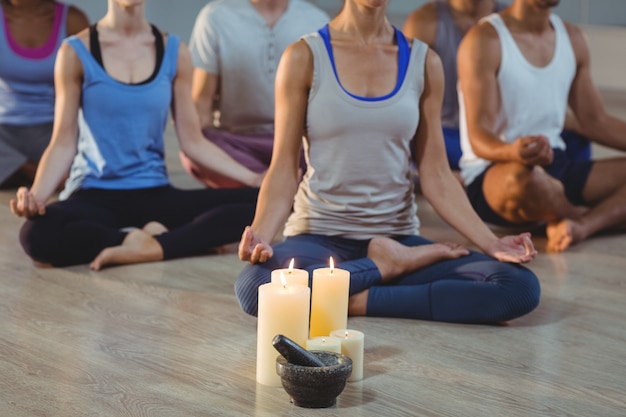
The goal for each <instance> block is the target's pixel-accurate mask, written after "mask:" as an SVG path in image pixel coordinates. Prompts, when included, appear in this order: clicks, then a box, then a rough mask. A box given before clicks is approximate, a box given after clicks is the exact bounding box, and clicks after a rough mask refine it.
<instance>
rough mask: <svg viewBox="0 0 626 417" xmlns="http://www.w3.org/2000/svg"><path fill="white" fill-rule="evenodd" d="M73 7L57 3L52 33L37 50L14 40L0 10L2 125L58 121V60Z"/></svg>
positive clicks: (0, 109)
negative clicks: (55, 76)
mask: <svg viewBox="0 0 626 417" xmlns="http://www.w3.org/2000/svg"><path fill="white" fill-rule="evenodd" d="M68 9H69V6H68V5H66V4H62V3H57V5H56V9H55V12H54V23H53V24H52V33H51V35H50V38H49V39H48V41H47V42H46V43H45V44H43V45H42V46H39V47H37V48H25V47H22V46H20V45H18V44H17V43H16V42H15V40H13V38H12V36H11V33H10V32H9V27H8V25H7V21H6V16H5V15H4V12H3V11H2V7H0V124H8V125H18V126H23V125H35V124H40V123H49V122H51V121H52V120H53V118H54V60H55V59H56V56H57V51H58V49H59V47H60V46H61V42H62V41H63V39H64V38H65V37H66V26H67V23H66V22H67V11H68Z"/></svg>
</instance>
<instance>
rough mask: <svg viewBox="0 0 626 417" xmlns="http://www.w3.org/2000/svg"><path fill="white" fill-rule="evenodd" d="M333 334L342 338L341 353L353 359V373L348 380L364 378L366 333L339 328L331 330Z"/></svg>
mask: <svg viewBox="0 0 626 417" xmlns="http://www.w3.org/2000/svg"><path fill="white" fill-rule="evenodd" d="M330 335H331V336H334V337H337V338H339V339H341V354H342V355H345V356H347V357H349V358H350V359H352V375H350V378H348V381H360V380H362V379H363V348H364V344H365V343H364V342H365V335H364V334H363V332H360V331H358V330H350V329H337V330H333V331H332V332H330Z"/></svg>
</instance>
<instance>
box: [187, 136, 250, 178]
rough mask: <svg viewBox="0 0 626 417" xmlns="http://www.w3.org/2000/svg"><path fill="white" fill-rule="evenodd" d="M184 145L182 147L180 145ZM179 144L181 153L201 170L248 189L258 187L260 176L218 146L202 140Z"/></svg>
mask: <svg viewBox="0 0 626 417" xmlns="http://www.w3.org/2000/svg"><path fill="white" fill-rule="evenodd" d="M182 143H184V145H183V144H182ZM182 143H181V147H182V151H183V152H184V153H185V155H187V156H188V157H189V158H191V159H192V160H193V161H194V162H195V163H197V164H198V165H200V166H202V167H203V168H205V169H207V170H209V171H212V172H215V173H217V174H221V175H224V176H226V177H228V178H232V179H234V180H236V181H239V182H241V183H243V184H246V185H248V186H250V187H258V186H259V185H260V179H261V178H262V174H259V173H256V172H254V171H252V170H250V169H249V168H247V167H246V166H244V165H242V164H240V163H239V162H237V161H235V160H234V159H233V158H232V157H231V156H230V155H228V154H227V153H226V152H224V150H222V149H221V148H220V147H219V146H217V145H215V144H214V143H213V142H210V141H207V140H205V139H204V138H201V139H197V140H194V141H185V142H182Z"/></svg>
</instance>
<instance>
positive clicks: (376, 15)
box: [332, 0, 393, 44]
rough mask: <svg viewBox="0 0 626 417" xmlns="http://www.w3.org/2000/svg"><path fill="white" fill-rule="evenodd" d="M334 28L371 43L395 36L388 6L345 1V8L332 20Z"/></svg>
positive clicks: (364, 42) (363, 41) (360, 40)
mask: <svg viewBox="0 0 626 417" xmlns="http://www.w3.org/2000/svg"><path fill="white" fill-rule="evenodd" d="M332 26H333V28H334V29H336V30H339V31H342V32H344V33H346V34H349V35H350V36H351V37H353V38H354V39H355V40H357V41H359V42H361V43H363V44H369V43H372V42H376V41H378V40H380V39H381V38H386V37H387V36H389V35H391V36H393V27H392V26H391V24H390V23H389V21H388V20H387V16H386V7H383V6H381V7H367V6H363V5H358V4H354V3H353V2H350V1H347V0H346V1H345V3H344V6H343V9H341V12H339V14H338V15H337V17H336V18H335V19H333V21H332Z"/></svg>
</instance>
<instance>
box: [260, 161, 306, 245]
mask: <svg viewBox="0 0 626 417" xmlns="http://www.w3.org/2000/svg"><path fill="white" fill-rule="evenodd" d="M297 188H298V174H297V172H296V173H290V172H284V170H281V171H276V170H270V171H269V172H268V175H267V176H266V177H265V180H264V181H263V184H262V186H261V190H260V192H259V198H258V201H257V208H256V214H255V216H254V221H253V222H252V230H253V231H254V233H255V234H256V235H257V236H259V238H261V240H262V241H264V242H268V243H269V242H271V241H272V240H273V239H274V237H275V236H276V234H277V233H278V232H279V230H280V229H281V228H282V227H283V226H284V224H285V221H286V219H287V216H289V213H290V212H291V207H292V205H293V198H294V196H295V194H296V190H297Z"/></svg>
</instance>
